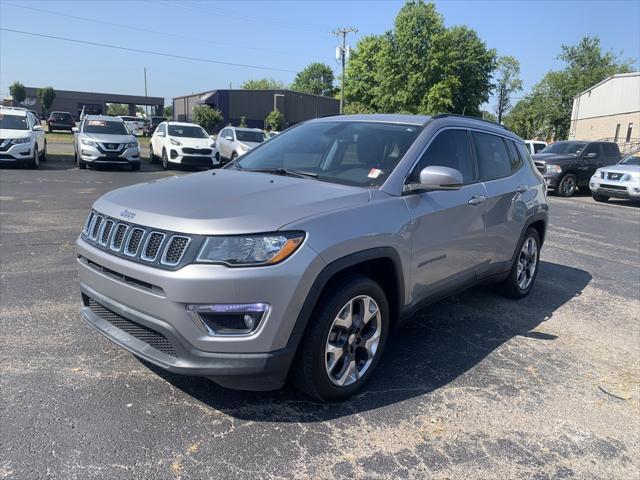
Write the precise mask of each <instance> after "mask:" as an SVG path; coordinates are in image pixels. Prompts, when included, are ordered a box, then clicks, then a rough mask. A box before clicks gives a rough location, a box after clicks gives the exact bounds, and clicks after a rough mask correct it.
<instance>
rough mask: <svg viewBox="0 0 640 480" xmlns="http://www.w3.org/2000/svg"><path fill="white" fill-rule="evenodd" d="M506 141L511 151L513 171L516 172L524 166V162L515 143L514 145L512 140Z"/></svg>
mask: <svg viewBox="0 0 640 480" xmlns="http://www.w3.org/2000/svg"><path fill="white" fill-rule="evenodd" d="M505 141H506V142H507V148H508V150H509V160H510V161H511V171H512V172H515V171H516V170H518V169H519V168H520V165H522V160H521V159H520V156H519V155H518V152H517V150H516V145H515V143H513V141H511V140H505Z"/></svg>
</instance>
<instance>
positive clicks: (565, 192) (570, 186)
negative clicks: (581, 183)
mask: <svg viewBox="0 0 640 480" xmlns="http://www.w3.org/2000/svg"><path fill="white" fill-rule="evenodd" d="M577 190H578V178H577V177H576V176H575V175H574V174H573V173H567V174H566V175H565V176H564V177H562V180H560V183H559V184H558V188H557V189H556V193H557V194H558V196H560V197H570V196H572V195H573V194H574V193H576V191H577Z"/></svg>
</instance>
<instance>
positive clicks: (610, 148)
mask: <svg viewBox="0 0 640 480" xmlns="http://www.w3.org/2000/svg"><path fill="white" fill-rule="evenodd" d="M602 150H603V151H604V155H605V156H606V157H616V156H618V149H617V148H616V146H615V145H614V144H613V143H603V144H602Z"/></svg>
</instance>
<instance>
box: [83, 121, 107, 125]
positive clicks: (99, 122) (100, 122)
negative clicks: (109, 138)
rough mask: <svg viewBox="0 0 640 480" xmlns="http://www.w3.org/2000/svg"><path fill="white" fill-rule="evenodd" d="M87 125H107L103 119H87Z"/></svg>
mask: <svg viewBox="0 0 640 480" xmlns="http://www.w3.org/2000/svg"><path fill="white" fill-rule="evenodd" d="M87 125H91V126H93V125H95V126H98V127H106V126H107V122H105V121H104V120H89V121H88V122H87Z"/></svg>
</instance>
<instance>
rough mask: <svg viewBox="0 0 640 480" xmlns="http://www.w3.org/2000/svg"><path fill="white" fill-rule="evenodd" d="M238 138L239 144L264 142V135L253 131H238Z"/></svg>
mask: <svg viewBox="0 0 640 480" xmlns="http://www.w3.org/2000/svg"><path fill="white" fill-rule="evenodd" d="M236 138H237V139H238V141H239V142H253V143H262V142H264V133H262V132H254V131H252V130H236Z"/></svg>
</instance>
